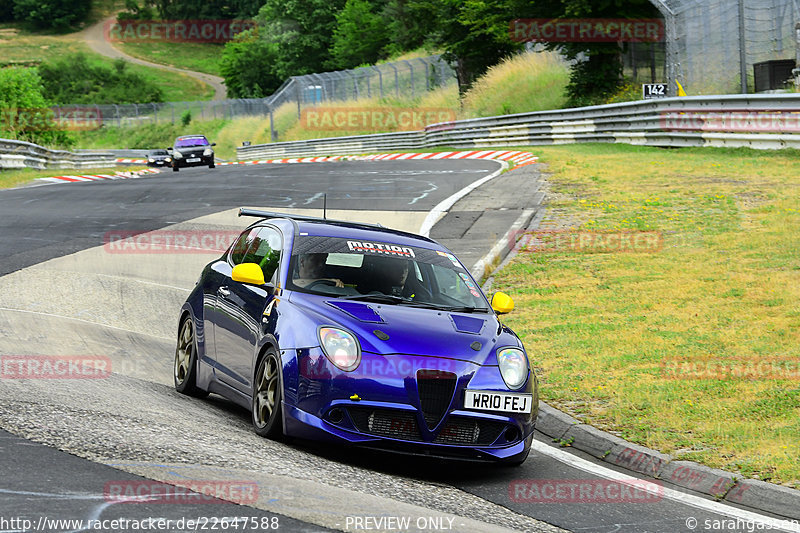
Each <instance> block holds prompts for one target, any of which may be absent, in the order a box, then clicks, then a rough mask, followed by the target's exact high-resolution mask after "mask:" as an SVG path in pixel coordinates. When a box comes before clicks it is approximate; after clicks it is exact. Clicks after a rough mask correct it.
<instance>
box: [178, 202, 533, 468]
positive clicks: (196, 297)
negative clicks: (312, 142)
mask: <svg viewBox="0 0 800 533" xmlns="http://www.w3.org/2000/svg"><path fill="white" fill-rule="evenodd" d="M239 214H240V216H242V215H244V216H256V217H260V218H261V219H262V220H259V221H258V222H256V223H255V224H253V225H251V226H250V227H248V228H247V229H246V230H245V231H244V232H243V233H242V234H241V235H240V236H239V237H238V238H237V240H236V241H235V242H234V243H233V244H232V245H231V246H230V248H229V249H228V251H227V252H226V253H225V254H224V255H223V256H222V257H220V258H219V259H217V260H215V261H213V262H211V263H210V264H208V265H207V266H206V267H205V269H204V270H203V273H202V275H201V276H200V279H199V280H198V282H197V285H196V287H195V288H194V290H193V291H192V292H191V294H190V295H189V297H188V299H187V300H186V303H185V304H184V305H183V307H182V308H181V311H180V320H179V326H178V344H177V348H176V351H175V365H174V381H175V388H176V389H177V390H178V391H179V392H181V393H184V394H188V395H192V396H197V397H203V396H205V395H207V394H208V393H211V392H213V393H216V394H219V395H222V396H224V397H225V398H228V399H229V400H231V401H233V402H235V403H237V404H239V405H241V406H242V407H244V408H246V409H248V410H250V411H251V413H252V419H253V425H254V426H255V431H256V433H258V434H259V435H262V436H264V437H270V438H280V437H281V436H283V435H287V436H291V437H298V438H306V439H314V440H327V441H332V442H337V443H347V444H351V445H358V446H363V447H370V448H378V449H383V450H390V451H394V452H400V453H409V454H418V455H425V456H437V457H449V458H460V459H471V460H484V461H497V462H503V463H507V464H521V463H522V462H523V461H524V460H525V458H526V457H527V455H528V452H529V450H530V445H531V440H532V439H533V428H534V423H535V421H536V416H537V413H538V406H539V399H538V388H537V380H536V375H535V374H534V372H533V370H532V368H531V364H530V362H529V360H528V356H527V354H526V352H525V348H524V347H523V345H522V342H521V341H520V339H519V338H518V337H517V335H516V334H515V333H514V332H513V331H511V329H509V328H508V327H507V326H505V325H503V324H502V323H501V322H500V320H499V319H498V316H497V315H498V314H502V313H506V312H509V311H510V310H511V309H512V308H513V305H514V304H513V301H512V300H511V298H510V297H509V296H507V295H505V294H503V293H500V292H498V293H495V294H494V296H493V297H492V300H491V305H490V304H489V302H488V301H487V300H486V297H485V296H484V295H483V293H482V292H481V290H480V289H479V288H478V285H477V284H476V282H475V280H474V279H473V278H472V277H471V276H470V274H469V271H468V270H467V269H466V268H465V267H464V266H463V265H462V264H461V263H460V262H459V260H458V259H457V258H456V257H455V256H454V255H453V254H452V253H451V252H450V251H449V250H447V249H446V248H444V247H443V246H441V245H440V244H438V243H437V242H436V241H433V240H431V239H428V238H425V237H421V236H418V235H414V234H411V233H406V232H402V231H395V230H391V229H387V228H384V227H381V226H377V225H369V224H358V223H350V222H341V221H333V220H326V219H319V218H312V217H296V216H290V215H282V214H280V213H271V212H265V211H255V210H248V209H241V210H240V212H239Z"/></svg>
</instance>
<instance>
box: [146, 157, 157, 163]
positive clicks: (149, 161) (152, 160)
mask: <svg viewBox="0 0 800 533" xmlns="http://www.w3.org/2000/svg"><path fill="white" fill-rule="evenodd" d="M147 162H148V163H155V162H156V160H155V159H153V158H152V157H151V158H150V159H148V160H147Z"/></svg>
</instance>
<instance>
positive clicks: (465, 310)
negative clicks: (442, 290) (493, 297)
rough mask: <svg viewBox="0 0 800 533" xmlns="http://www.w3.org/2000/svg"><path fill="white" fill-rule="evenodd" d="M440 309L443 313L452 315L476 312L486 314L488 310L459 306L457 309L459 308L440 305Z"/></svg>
mask: <svg viewBox="0 0 800 533" xmlns="http://www.w3.org/2000/svg"><path fill="white" fill-rule="evenodd" d="M440 309H443V310H445V311H451V312H453V313H476V312H481V313H485V312H487V311H488V310H489V309H488V308H486V307H471V306H468V305H464V306H461V307H459V306H451V305H442V306H440Z"/></svg>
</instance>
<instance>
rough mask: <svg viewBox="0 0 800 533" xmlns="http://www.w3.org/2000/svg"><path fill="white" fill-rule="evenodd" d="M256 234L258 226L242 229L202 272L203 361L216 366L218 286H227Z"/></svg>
mask: <svg viewBox="0 0 800 533" xmlns="http://www.w3.org/2000/svg"><path fill="white" fill-rule="evenodd" d="M257 234H258V228H252V229H248V230H246V231H243V232H242V234H241V235H239V237H237V238H236V241H235V242H234V243H233V246H231V248H230V250H229V251H228V253H226V254H225V255H224V256H223V257H221V258H220V259H219V260H218V261H214V262H213V263H211V264H210V265H209V267H208V269H207V271H206V273H205V274H204V276H203V278H204V282H203V326H204V327H203V331H204V334H205V347H206V349H205V353H204V354H203V359H202V360H203V362H204V363H207V364H209V365H211V366H212V367H214V368H216V366H217V348H216V341H215V339H214V332H215V331H214V330H215V328H216V324H217V323H218V322H219V319H218V317H217V312H218V308H219V305H218V304H217V300H218V299H219V298H220V287H222V286H223V285H225V286H227V285H228V281H229V280H230V277H231V270H232V269H233V266H232V265H234V264H237V263H241V262H242V260H243V259H244V256H245V254H246V253H247V249H248V248H249V247H250V245H251V244H252V243H253V239H255V237H256V235H257Z"/></svg>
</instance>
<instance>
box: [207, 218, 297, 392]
mask: <svg viewBox="0 0 800 533" xmlns="http://www.w3.org/2000/svg"><path fill="white" fill-rule="evenodd" d="M255 229H256V234H255V235H254V237H253V239H252V242H251V243H250V245H249V247H248V249H247V252H246V253H245V254H244V256H242V257H241V258H239V257H237V258H235V259H236V260H237V261H236V263H235V264H239V263H256V264H257V265H259V266H260V267H261V270H262V271H263V273H264V280H265V281H266V282H267V285H266V286H264V287H256V286H254V285H249V284H245V283H239V282H237V281H233V279H232V278H231V274H232V271H233V266H230V271H228V272H227V276H226V277H225V280H224V281H223V283H222V284H221V285H220V287H219V289H218V291H217V308H216V313H215V316H216V318H215V324H214V339H215V344H216V368H217V376H218V378H219V379H220V381H223V382H225V383H226V384H228V385H230V386H232V387H234V388H236V389H238V390H240V391H242V392H249V391H250V389H251V387H252V377H253V376H252V374H253V357H254V355H255V347H256V344H257V343H258V341H259V339H260V337H261V323H262V320H263V317H264V311H265V309H266V308H267V306H268V305H269V304H270V302H271V301H272V299H273V298H274V287H275V281H276V280H275V276H276V275H277V272H278V265H279V263H280V258H281V249H282V239H281V234H280V232H279V231H278V230H277V229H276V228H274V227H272V226H263V227H259V228H255ZM235 264H234V266H235Z"/></svg>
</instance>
